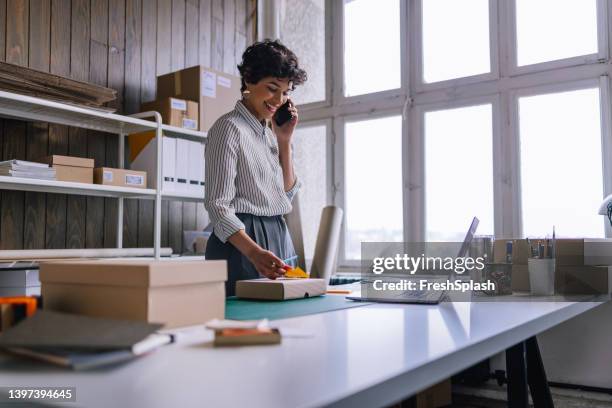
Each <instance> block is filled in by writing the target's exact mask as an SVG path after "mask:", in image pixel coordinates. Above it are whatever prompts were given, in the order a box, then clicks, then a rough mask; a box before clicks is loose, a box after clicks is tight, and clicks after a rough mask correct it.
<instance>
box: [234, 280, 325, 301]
mask: <svg viewBox="0 0 612 408" xmlns="http://www.w3.org/2000/svg"><path fill="white" fill-rule="evenodd" d="M326 289H327V282H325V279H300V278H279V279H274V280H271V279H268V278H262V279H248V280H240V281H237V282H236V296H237V297H239V298H244V299H263V300H287V299H300V298H305V297H313V296H320V295H323V294H325V290H326Z"/></svg>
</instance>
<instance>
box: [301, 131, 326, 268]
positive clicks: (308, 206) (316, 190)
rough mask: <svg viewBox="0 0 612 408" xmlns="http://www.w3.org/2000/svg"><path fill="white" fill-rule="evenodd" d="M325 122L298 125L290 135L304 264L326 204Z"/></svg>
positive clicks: (312, 248)
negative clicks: (305, 125) (299, 185)
mask: <svg viewBox="0 0 612 408" xmlns="http://www.w3.org/2000/svg"><path fill="white" fill-rule="evenodd" d="M326 132H327V128H326V126H324V125H322V126H308V127H304V126H302V125H299V126H298V127H297V128H296V130H295V133H294V136H293V148H294V152H295V155H294V159H295V172H296V174H297V177H299V178H300V180H301V181H302V188H301V190H300V193H299V199H300V213H301V215H302V233H303V234H304V255H305V256H306V260H307V265H306V266H307V268H308V269H309V270H310V262H311V261H312V256H313V253H314V248H315V242H316V239H317V233H318V231H319V221H320V220H321V210H322V209H323V207H325V205H327V183H326V181H327V148H326V146H327V144H326V139H327V137H326Z"/></svg>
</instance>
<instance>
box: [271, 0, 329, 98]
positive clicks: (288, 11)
mask: <svg viewBox="0 0 612 408" xmlns="http://www.w3.org/2000/svg"><path fill="white" fill-rule="evenodd" d="M280 5H281V8H280V10H281V27H280V38H281V41H282V42H283V43H284V44H285V45H286V46H287V47H289V48H290V49H291V50H292V51H293V52H295V54H296V55H297V57H298V59H299V63H300V65H301V66H302V67H303V68H304V69H305V70H306V72H307V73H308V81H306V82H305V83H304V84H303V85H300V86H298V87H297V88H296V90H295V92H294V93H293V96H292V97H291V98H292V99H293V100H294V101H295V102H296V103H300V104H303V103H308V102H317V101H323V100H325V1H324V0H291V1H289V0H282V1H281V2H280Z"/></svg>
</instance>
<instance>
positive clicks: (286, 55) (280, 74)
mask: <svg viewBox="0 0 612 408" xmlns="http://www.w3.org/2000/svg"><path fill="white" fill-rule="evenodd" d="M238 71H240V76H241V80H242V87H241V88H240V90H241V91H244V90H245V89H246V83H247V82H248V83H250V84H256V83H257V82H259V81H260V80H261V79H262V78H265V77H275V78H287V79H289V81H291V83H292V85H291V90H294V89H295V86H296V85H301V84H303V83H304V82H306V79H307V78H308V77H307V75H306V71H304V70H303V69H301V68H300V67H299V66H298V58H297V57H296V55H295V54H294V53H293V51H291V50H290V49H289V48H287V47H285V46H284V45H283V44H281V42H280V41H278V40H274V41H272V40H269V39H265V40H263V41H258V42H256V43H254V44H253V45H251V46H249V47H248V48H247V49H246V50H245V51H244V53H243V54H242V62H241V63H240V64H239V65H238Z"/></svg>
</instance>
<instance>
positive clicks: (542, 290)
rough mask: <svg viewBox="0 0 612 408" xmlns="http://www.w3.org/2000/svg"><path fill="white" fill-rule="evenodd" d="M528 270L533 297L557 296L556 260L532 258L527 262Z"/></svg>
mask: <svg viewBox="0 0 612 408" xmlns="http://www.w3.org/2000/svg"><path fill="white" fill-rule="evenodd" d="M527 268H528V270H529V287H530V289H531V294H532V295H540V296H550V295H554V294H555V260H554V258H543V259H538V258H530V259H528V260H527Z"/></svg>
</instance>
